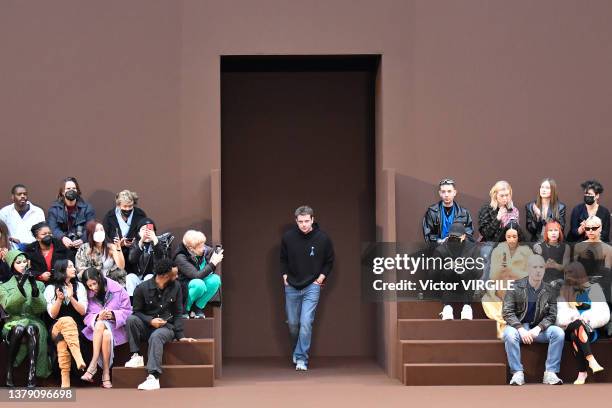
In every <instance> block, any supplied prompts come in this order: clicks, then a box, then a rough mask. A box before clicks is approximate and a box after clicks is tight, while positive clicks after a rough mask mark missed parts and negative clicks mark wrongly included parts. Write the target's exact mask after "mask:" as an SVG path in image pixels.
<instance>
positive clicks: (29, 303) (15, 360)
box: [0, 249, 51, 388]
mask: <svg viewBox="0 0 612 408" xmlns="http://www.w3.org/2000/svg"><path fill="white" fill-rule="evenodd" d="M5 260H6V263H7V264H8V265H9V267H10V268H11V273H12V275H13V276H12V277H11V279H9V280H8V281H7V282H5V283H3V284H1V285H0V306H1V307H2V309H4V310H5V311H6V313H7V314H8V317H7V319H6V321H5V323H4V327H3V328H2V341H3V342H4V343H5V344H6V358H7V360H6V362H5V366H4V367H5V369H6V386H7V387H14V386H15V384H14V382H13V368H14V367H17V366H19V365H21V363H22V362H23V361H24V360H27V362H28V375H27V387H28V388H31V387H36V377H39V378H46V377H48V376H49V374H51V368H50V364H49V355H48V353H47V328H46V327H45V324H44V323H43V321H42V320H41V319H40V315H41V314H42V313H44V311H45V305H46V303H45V298H44V297H43V291H44V290H45V287H44V285H43V284H42V282H37V281H36V280H34V278H33V277H32V276H31V275H30V273H29V270H28V259H27V255H26V254H24V253H23V252H21V251H19V250H17V249H13V250H11V251H8V253H7V254H6V256H5Z"/></svg>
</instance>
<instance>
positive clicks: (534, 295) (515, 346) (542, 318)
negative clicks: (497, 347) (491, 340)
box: [503, 254, 565, 385]
mask: <svg viewBox="0 0 612 408" xmlns="http://www.w3.org/2000/svg"><path fill="white" fill-rule="evenodd" d="M544 266H545V263H544V258H542V257H541V256H540V255H535V254H534V255H532V256H530V257H529V261H528V263H527V273H528V276H527V277H525V278H522V279H519V280H517V281H515V282H514V290H509V291H507V292H506V296H505V297H504V307H503V317H504V320H505V321H506V328H505V329H504V334H503V341H504V346H505V348H506V356H507V357H508V365H509V366H510V372H511V373H512V379H511V380H510V385H523V384H525V376H524V373H523V365H522V363H521V343H522V344H526V345H529V344H532V343H534V342H536V343H548V355H547V357H546V371H544V378H543V379H542V382H543V383H544V384H551V385H559V384H563V381H561V379H560V378H559V377H557V373H558V372H559V369H560V365H561V353H562V352H563V344H564V340H565V333H564V332H563V329H561V328H560V327H559V326H555V324H554V323H555V321H556V319H557V294H558V292H557V291H555V289H554V288H553V287H552V286H550V285H549V284H548V283H546V282H544V281H543V279H544Z"/></svg>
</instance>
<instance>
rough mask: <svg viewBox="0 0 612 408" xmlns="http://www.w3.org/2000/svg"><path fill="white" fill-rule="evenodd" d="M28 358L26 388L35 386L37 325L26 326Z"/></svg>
mask: <svg viewBox="0 0 612 408" xmlns="http://www.w3.org/2000/svg"><path fill="white" fill-rule="evenodd" d="M26 330H27V333H28V360H30V366H29V367H28V368H29V369H28V384H27V387H28V388H34V387H36V357H37V356H38V327H36V326H31V325H30V326H28V327H27V329H26Z"/></svg>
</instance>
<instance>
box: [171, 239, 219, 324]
mask: <svg viewBox="0 0 612 408" xmlns="http://www.w3.org/2000/svg"><path fill="white" fill-rule="evenodd" d="M222 260H223V249H219V250H218V252H217V251H215V250H213V249H212V248H211V247H209V246H207V245H206V236H205V235H204V234H203V233H202V232H200V231H194V230H189V231H187V232H185V235H184V236H183V243H182V244H181V245H180V246H179V249H178V252H177V253H176V255H175V257H174V261H175V262H176V266H177V267H178V273H179V275H178V280H179V282H180V284H181V288H182V291H183V299H184V309H183V310H184V311H185V314H189V312H192V313H193V315H194V317H195V318H197V319H198V318H204V307H206V304H207V303H208V301H209V300H210V299H212V297H213V296H214V295H215V293H217V291H218V290H219V287H220V286H221V278H220V277H219V275H217V274H215V273H214V272H215V269H216V267H217V265H218V264H219V262H221V261H222Z"/></svg>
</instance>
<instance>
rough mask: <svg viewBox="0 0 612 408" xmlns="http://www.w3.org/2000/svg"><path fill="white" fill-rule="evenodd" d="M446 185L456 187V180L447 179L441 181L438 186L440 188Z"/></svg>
mask: <svg viewBox="0 0 612 408" xmlns="http://www.w3.org/2000/svg"><path fill="white" fill-rule="evenodd" d="M445 184H450V185H453V186H454V185H455V180H453V179H449V178H446V179H444V180H441V181H440V183H439V184H438V186H443V185H445Z"/></svg>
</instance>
